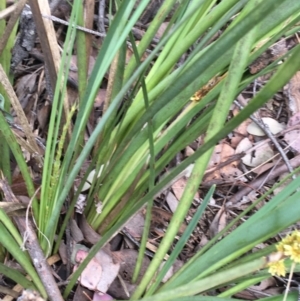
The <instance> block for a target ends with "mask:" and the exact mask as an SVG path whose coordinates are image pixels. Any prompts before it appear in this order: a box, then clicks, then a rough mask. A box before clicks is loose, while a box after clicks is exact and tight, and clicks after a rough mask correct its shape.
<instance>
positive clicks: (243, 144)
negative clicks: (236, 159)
mask: <svg viewBox="0 0 300 301" xmlns="http://www.w3.org/2000/svg"><path fill="white" fill-rule="evenodd" d="M252 146H253V145H252V142H251V141H250V140H249V138H247V137H246V138H244V139H242V140H241V141H240V143H239V144H238V145H237V147H236V150H235V153H236V154H240V153H242V152H246V151H247V150H248V149H250V148H251V147H252Z"/></svg>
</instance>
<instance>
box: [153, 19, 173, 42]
mask: <svg viewBox="0 0 300 301" xmlns="http://www.w3.org/2000/svg"><path fill="white" fill-rule="evenodd" d="M169 23H170V22H163V23H161V25H160V26H159V28H158V30H157V32H156V34H155V37H156V38H157V39H161V38H162V36H163V34H164V33H165V31H166V29H167V27H168V25H169Z"/></svg>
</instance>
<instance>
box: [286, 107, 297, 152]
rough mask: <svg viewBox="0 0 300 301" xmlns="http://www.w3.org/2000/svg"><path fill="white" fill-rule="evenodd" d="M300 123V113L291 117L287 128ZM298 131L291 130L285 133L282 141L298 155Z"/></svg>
mask: <svg viewBox="0 0 300 301" xmlns="http://www.w3.org/2000/svg"><path fill="white" fill-rule="evenodd" d="M299 123H300V112H298V113H296V114H295V115H293V116H292V117H291V118H290V120H289V122H288V126H289V127H291V126H294V125H297V124H299ZM299 138H300V130H299V129H297V130H293V131H290V132H287V133H285V135H284V140H285V141H286V142H287V143H288V144H289V145H290V146H291V147H292V148H293V149H294V150H295V151H297V152H298V153H299V152H300V139H299Z"/></svg>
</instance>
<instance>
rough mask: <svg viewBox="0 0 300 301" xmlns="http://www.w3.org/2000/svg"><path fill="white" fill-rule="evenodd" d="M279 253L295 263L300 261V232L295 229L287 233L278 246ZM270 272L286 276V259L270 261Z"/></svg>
mask: <svg viewBox="0 0 300 301" xmlns="http://www.w3.org/2000/svg"><path fill="white" fill-rule="evenodd" d="M276 248H277V250H278V253H279V254H281V255H282V256H281V257H284V258H287V257H289V258H290V259H291V260H293V261H294V262H295V263H300V232H299V231H297V230H296V231H294V232H292V233H290V234H289V235H287V236H286V237H285V238H284V239H283V240H282V241H281V242H280V243H278V244H277V246H276ZM268 266H269V272H270V273H271V274H272V275H273V276H274V275H278V276H285V266H284V259H280V260H277V261H273V262H270V263H269V264H268Z"/></svg>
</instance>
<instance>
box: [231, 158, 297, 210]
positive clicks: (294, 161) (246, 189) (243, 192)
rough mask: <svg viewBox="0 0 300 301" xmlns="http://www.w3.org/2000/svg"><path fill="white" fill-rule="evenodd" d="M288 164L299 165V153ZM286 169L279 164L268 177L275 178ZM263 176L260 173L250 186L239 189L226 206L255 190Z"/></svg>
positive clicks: (286, 169)
mask: <svg viewBox="0 0 300 301" xmlns="http://www.w3.org/2000/svg"><path fill="white" fill-rule="evenodd" d="M290 164H291V166H292V167H293V168H296V167H298V166H299V165H300V155H298V156H296V157H295V158H293V159H291V160H290ZM287 171H288V168H287V166H286V165H285V164H282V165H280V166H279V167H278V168H277V169H276V170H275V171H274V172H273V173H271V174H270V176H269V179H270V180H272V179H275V178H276V177H278V176H280V175H281V174H283V173H285V172H287ZM264 179H265V176H264V175H262V176H260V177H258V178H257V179H256V180H255V181H253V182H252V183H251V186H247V187H244V188H242V189H241V190H239V191H238V192H237V193H236V194H235V195H233V196H232V197H231V198H230V200H229V202H228V203H227V204H226V207H230V206H232V205H233V204H236V203H237V202H238V201H239V200H240V199H241V198H242V197H243V196H244V195H247V194H248V193H250V192H251V191H252V190H256V189H257V188H258V187H259V186H260V185H261V183H262V182H263V181H264Z"/></svg>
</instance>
